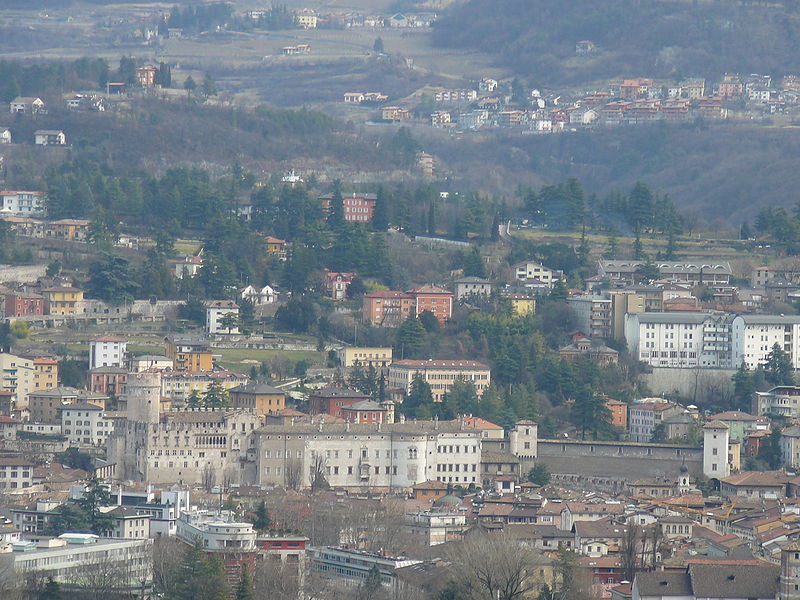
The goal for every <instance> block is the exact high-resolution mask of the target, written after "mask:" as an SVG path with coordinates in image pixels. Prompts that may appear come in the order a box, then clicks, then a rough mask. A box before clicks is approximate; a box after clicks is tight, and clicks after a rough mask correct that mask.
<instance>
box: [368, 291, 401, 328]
mask: <svg viewBox="0 0 800 600" xmlns="http://www.w3.org/2000/svg"><path fill="white" fill-rule="evenodd" d="M361 302H362V304H361V318H362V320H364V321H366V322H368V323H370V324H372V325H375V326H383V327H398V326H399V325H400V324H401V323H402V322H403V321H405V320H406V319H407V318H408V316H409V315H411V314H412V311H413V310H414V296H413V295H411V294H410V293H405V292H398V291H392V290H386V291H379V292H370V293H369V294H364V297H363V298H362V300H361Z"/></svg>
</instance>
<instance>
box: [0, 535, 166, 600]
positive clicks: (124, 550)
mask: <svg viewBox="0 0 800 600" xmlns="http://www.w3.org/2000/svg"><path fill="white" fill-rule="evenodd" d="M6 565H8V566H10V567H13V569H14V570H15V571H16V572H17V573H19V574H20V575H22V574H30V573H36V575H37V576H40V577H41V578H42V579H46V578H47V577H52V578H53V580H54V581H56V582H57V583H59V584H61V585H62V586H65V587H69V588H72V587H75V588H94V590H96V589H97V587H98V586H99V585H101V583H100V579H101V578H102V579H103V581H102V585H108V584H109V582H108V576H107V575H105V576H104V575H103V574H104V573H108V572H109V571H113V573H114V574H115V575H114V581H113V583H111V586H112V587H113V591H114V592H116V593H119V594H120V595H123V594H124V595H126V596H127V595H128V594H136V595H138V594H140V593H141V592H142V590H144V591H145V593H147V594H148V595H149V592H150V588H151V586H152V580H153V540H149V539H147V540H123V539H119V540H117V539H100V538H98V537H97V536H96V535H92V534H88V533H65V534H62V535H60V536H59V537H57V538H45V539H42V540H40V541H39V542H38V543H37V542H19V543H18V544H14V552H8V553H3V554H0V568H3V567H5V566H6ZM109 591H110V590H109Z"/></svg>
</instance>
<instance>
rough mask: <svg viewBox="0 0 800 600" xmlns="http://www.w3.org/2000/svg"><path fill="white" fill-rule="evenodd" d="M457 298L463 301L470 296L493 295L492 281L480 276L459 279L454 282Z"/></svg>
mask: <svg viewBox="0 0 800 600" xmlns="http://www.w3.org/2000/svg"><path fill="white" fill-rule="evenodd" d="M453 285H454V287H455V292H456V300H457V301H458V302H461V301H462V300H464V299H469V297H470V296H483V297H488V296H491V295H492V288H493V285H492V282H491V281H489V280H488V279H481V278H480V277H464V278H462V279H459V280H457V281H456V282H455V283H454V284H453Z"/></svg>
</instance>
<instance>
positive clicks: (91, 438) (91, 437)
mask: <svg viewBox="0 0 800 600" xmlns="http://www.w3.org/2000/svg"><path fill="white" fill-rule="evenodd" d="M61 431H62V433H63V435H64V436H65V437H66V438H67V440H69V443H70V444H78V445H91V446H104V445H105V443H106V439H108V436H110V435H111V434H112V433H113V431H114V423H113V421H112V420H111V419H107V418H106V416H105V412H104V411H103V409H102V408H100V407H99V406H97V405H96V404H89V403H88V402H76V403H74V404H66V405H64V406H63V407H62V408H61Z"/></svg>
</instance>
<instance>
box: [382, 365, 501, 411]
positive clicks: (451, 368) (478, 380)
mask: <svg viewBox="0 0 800 600" xmlns="http://www.w3.org/2000/svg"><path fill="white" fill-rule="evenodd" d="M417 375H420V376H421V377H422V378H423V379H424V380H425V381H426V382H427V383H428V385H430V386H431V394H433V399H434V401H436V402H441V401H442V400H443V398H444V395H445V394H446V393H447V392H449V391H450V389H451V388H452V387H453V384H454V383H455V382H456V381H457V380H464V381H471V382H472V383H473V384H474V386H475V390H476V391H477V393H478V396H480V395H482V394H483V392H484V391H485V390H486V389H487V388H488V387H489V384H490V382H491V378H492V375H491V371H490V370H489V366H488V365H485V364H483V363H480V362H477V361H474V360H433V359H428V360H399V361H396V362H394V363H392V364H391V365H390V366H389V376H388V378H387V385H388V388H389V389H390V390H392V392H393V393H395V390H398V391H399V393H400V394H403V395H406V394H409V393H410V392H411V385H412V383H413V382H414V377H416V376H417Z"/></svg>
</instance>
